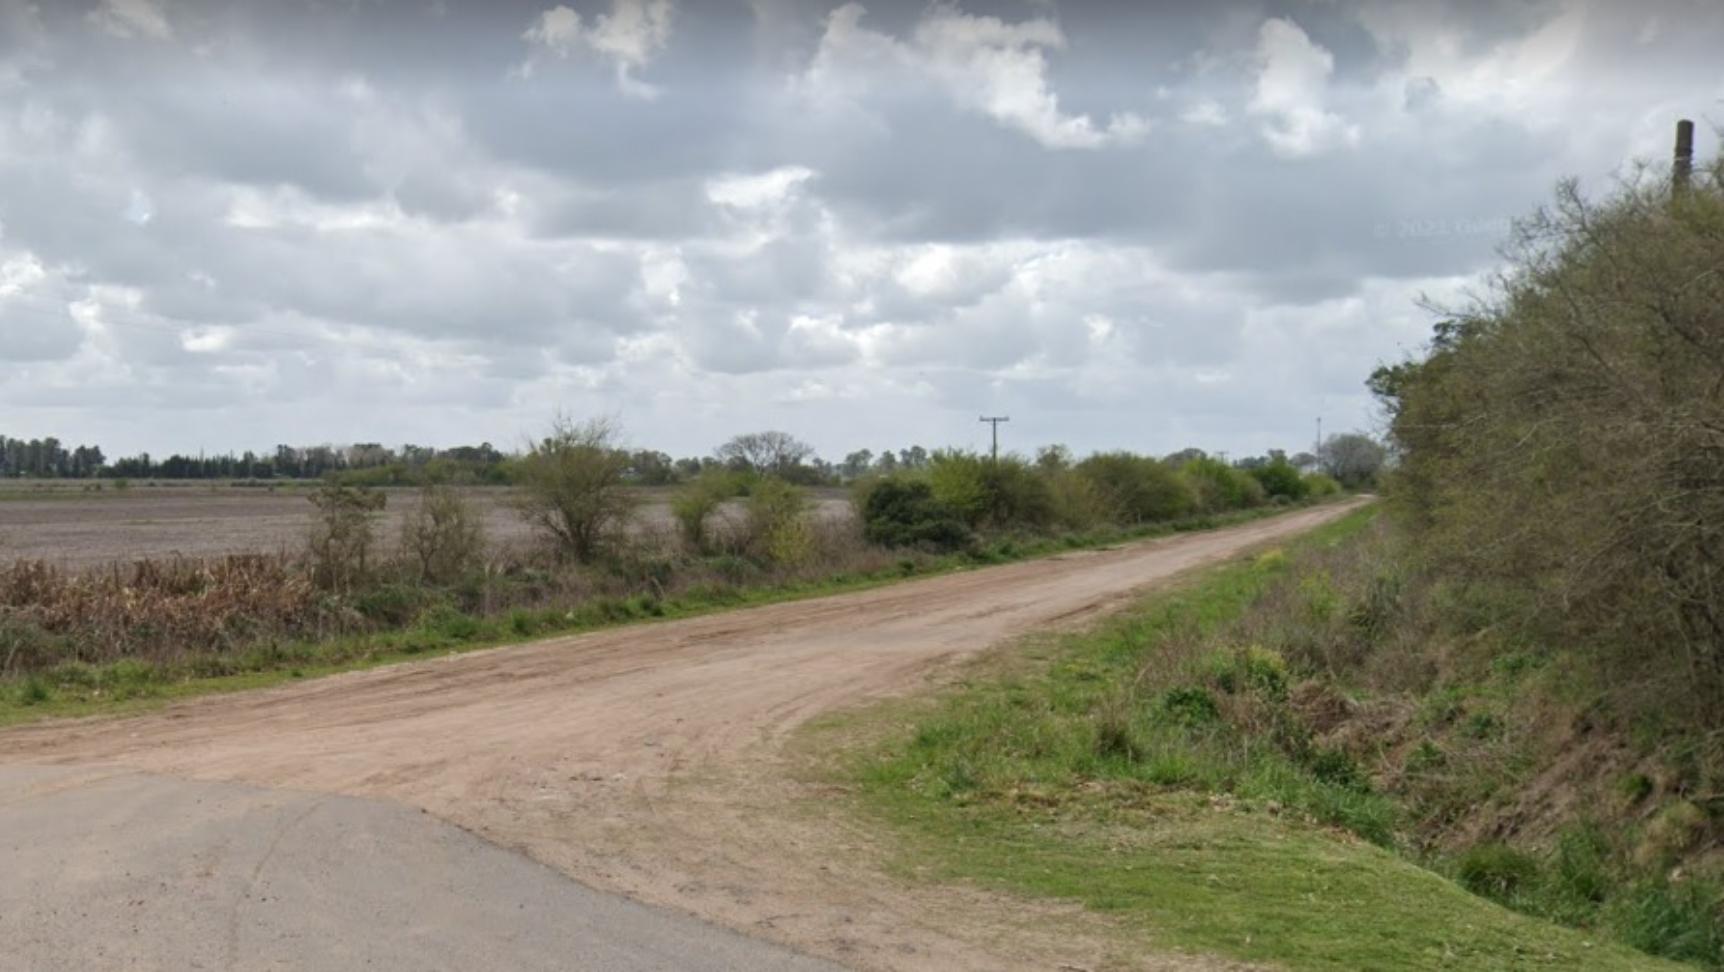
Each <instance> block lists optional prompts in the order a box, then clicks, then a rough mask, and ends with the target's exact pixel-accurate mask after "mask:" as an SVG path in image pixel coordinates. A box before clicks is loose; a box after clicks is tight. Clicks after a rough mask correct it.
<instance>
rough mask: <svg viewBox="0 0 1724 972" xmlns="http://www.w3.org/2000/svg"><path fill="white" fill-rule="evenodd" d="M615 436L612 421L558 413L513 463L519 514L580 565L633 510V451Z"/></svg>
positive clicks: (610, 537)
mask: <svg viewBox="0 0 1724 972" xmlns="http://www.w3.org/2000/svg"><path fill="white" fill-rule="evenodd" d="M617 440H618V433H617V429H616V426H615V425H614V424H613V423H611V422H610V421H609V420H606V419H591V420H589V421H586V422H579V423H577V422H574V421H572V420H571V419H569V418H567V417H564V416H558V417H557V418H556V419H554V420H553V421H552V422H551V429H550V432H549V433H548V434H547V435H546V436H545V437H544V438H543V439H541V440H539V441H538V442H536V443H534V444H533V445H532V446H531V448H529V449H528V451H527V454H526V455H524V456H522V457H521V459H520V461H519V463H517V465H516V467H515V482H516V485H518V486H519V487H520V489H521V496H520V499H519V500H518V508H519V510H520V513H521V516H522V517H523V518H525V519H526V520H527V522H528V523H530V524H532V525H533V526H534V527H536V528H537V529H538V530H539V531H540V532H541V533H543V534H544V535H545V536H546V537H548V538H549V539H550V540H551V541H552V543H553V544H554V545H555V546H556V549H557V552H558V554H559V555H561V556H565V557H570V558H572V559H574V560H577V561H580V562H582V563H586V562H589V561H592V560H594V559H596V558H597V557H598V556H599V554H601V553H603V552H604V550H605V548H606V546H607V545H608V544H609V543H610V542H611V541H612V540H613V539H615V537H616V535H617V534H618V533H620V532H621V531H622V530H623V529H624V528H625V527H626V526H627V523H628V520H629V516H630V514H632V513H633V512H634V508H635V502H636V500H635V496H634V495H633V494H632V493H631V492H630V491H629V488H628V472H629V455H628V453H626V452H624V451H623V450H621V449H619V448H618V447H617Z"/></svg>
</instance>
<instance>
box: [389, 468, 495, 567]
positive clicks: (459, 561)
mask: <svg viewBox="0 0 1724 972" xmlns="http://www.w3.org/2000/svg"><path fill="white" fill-rule="evenodd" d="M401 546H402V547H403V548H404V549H406V550H407V552H409V553H411V554H412V555H413V557H414V559H415V560H417V561H418V562H419V573H420V576H422V577H424V578H425V579H426V580H429V581H432V582H433V583H439V584H446V583H449V582H450V581H454V580H458V579H459V578H460V577H461V575H462V574H463V573H465V572H466V571H467V569H468V568H470V567H472V566H473V564H474V562H476V561H477V560H478V559H479V557H480V555H481V554H483V553H484V547H485V533H484V524H483V522H482V521H481V520H480V519H479V515H478V513H477V511H475V510H474V509H473V504H472V503H469V502H468V501H467V498H466V497H465V496H463V495H462V494H461V493H460V491H459V490H457V489H456V488H455V487H453V486H447V485H439V484H433V485H429V486H426V487H424V488H423V489H421V490H420V491H419V505H418V506H416V507H414V508H413V509H412V510H411V511H409V512H408V514H407V516H406V518H405V519H403V520H402V521H401Z"/></svg>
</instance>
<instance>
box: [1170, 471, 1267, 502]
mask: <svg viewBox="0 0 1724 972" xmlns="http://www.w3.org/2000/svg"><path fill="white" fill-rule="evenodd" d="M1179 475H1180V476H1181V477H1183V478H1184V479H1185V481H1186V483H1187V484H1188V485H1189V486H1190V487H1191V490H1192V492H1193V494H1195V495H1196V497H1197V508H1198V510H1200V511H1202V512H1204V513H1223V512H1226V511H1228V510H1242V509H1245V508H1246V507H1249V506H1257V505H1259V504H1261V503H1263V502H1264V500H1265V499H1266V498H1267V495H1266V493H1265V490H1264V488H1263V486H1262V485H1261V484H1260V483H1259V482H1258V480H1257V479H1256V478H1255V477H1253V476H1252V475H1251V474H1250V473H1247V472H1245V471H1244V470H1240V469H1235V468H1234V467H1232V466H1230V465H1228V464H1227V463H1225V462H1222V461H1221V460H1219V459H1211V458H1208V457H1203V458H1198V459H1191V460H1188V461H1187V462H1186V463H1185V464H1184V465H1182V466H1180V467H1179Z"/></svg>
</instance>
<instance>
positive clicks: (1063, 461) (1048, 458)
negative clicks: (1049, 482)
mask: <svg viewBox="0 0 1724 972" xmlns="http://www.w3.org/2000/svg"><path fill="white" fill-rule="evenodd" d="M1071 466H1072V451H1071V450H1070V449H1068V448H1066V447H1065V446H1063V445H1050V446H1042V447H1041V448H1040V449H1037V450H1036V469H1037V470H1038V471H1040V472H1043V473H1050V474H1051V473H1057V472H1064V471H1065V470H1067V469H1070V468H1071Z"/></svg>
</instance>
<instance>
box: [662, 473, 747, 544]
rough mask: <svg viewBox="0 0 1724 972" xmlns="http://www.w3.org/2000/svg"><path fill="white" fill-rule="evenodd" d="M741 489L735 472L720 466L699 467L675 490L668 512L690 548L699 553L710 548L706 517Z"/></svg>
mask: <svg viewBox="0 0 1724 972" xmlns="http://www.w3.org/2000/svg"><path fill="white" fill-rule="evenodd" d="M741 490H742V484H741V483H740V482H739V481H738V478H737V476H736V475H735V474H733V473H730V472H727V471H726V470H723V469H703V470H701V473H700V475H698V476H696V477H694V478H693V479H691V480H689V481H688V482H687V483H685V484H683V487H682V488H681V489H679V490H677V493H676V496H675V497H673V498H672V499H671V503H670V512H671V515H672V516H674V517H675V518H676V525H677V530H678V532H680V533H681V534H682V539H683V542H684V543H685V544H687V545H688V547H689V549H690V550H693V551H694V552H695V553H700V554H706V553H711V552H712V535H711V532H710V531H709V529H708V523H707V521H708V519H709V518H710V517H711V516H712V513H713V511H714V510H716V509H718V508H719V506H720V505H722V504H723V503H724V501H725V500H727V499H730V498H731V497H733V496H736V495H738V494H739V493H740V492H741Z"/></svg>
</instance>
